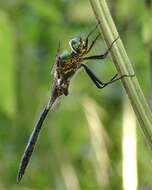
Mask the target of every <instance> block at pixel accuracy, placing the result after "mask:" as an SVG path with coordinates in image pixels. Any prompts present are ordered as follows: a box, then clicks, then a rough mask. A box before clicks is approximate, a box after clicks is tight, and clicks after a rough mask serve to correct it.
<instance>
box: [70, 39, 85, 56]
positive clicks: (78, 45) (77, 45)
mask: <svg viewBox="0 0 152 190" xmlns="http://www.w3.org/2000/svg"><path fill="white" fill-rule="evenodd" d="M69 45H70V48H71V50H72V52H74V53H76V54H77V53H83V52H84V51H85V46H86V42H85V40H83V39H82V38H81V37H75V38H73V39H71V40H70V41H69Z"/></svg>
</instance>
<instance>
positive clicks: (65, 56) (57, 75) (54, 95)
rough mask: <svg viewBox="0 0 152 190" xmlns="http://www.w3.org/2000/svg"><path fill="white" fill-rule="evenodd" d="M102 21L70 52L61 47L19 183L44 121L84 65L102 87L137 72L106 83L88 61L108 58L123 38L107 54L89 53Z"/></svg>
mask: <svg viewBox="0 0 152 190" xmlns="http://www.w3.org/2000/svg"><path fill="white" fill-rule="evenodd" d="M98 25H99V23H98V24H97V25H96V26H95V27H94V28H93V29H92V30H91V31H90V32H89V33H88V35H87V36H86V37H85V38H82V37H81V36H77V37H75V38H73V39H71V40H70V41H69V46H70V49H71V51H70V52H63V53H61V54H60V47H58V50H57V55H56V60H55V63H54V66H53V84H52V91H51V95H50V97H49V100H48V102H47V104H46V106H45V107H44V109H43V111H42V113H41V114H40V117H39V119H38V121H37V123H36V125H35V127H34V129H33V131H32V133H31V136H30V138H29V140H28V143H27V145H26V148H25V150H24V153H23V156H22V158H21V161H20V165H19V170H18V175H17V182H18V183H19V182H20V180H21V179H22V177H23V175H24V173H25V170H26V168H27V165H28V163H29V161H30V158H31V156H32V153H33V151H34V148H35V145H36V142H37V139H38V136H39V133H40V130H41V128H42V124H43V122H44V120H45V118H46V116H47V114H48V112H49V111H50V110H53V108H54V107H55V105H56V104H57V103H58V101H59V99H60V97H62V96H67V95H68V94H69V91H68V90H69V85H70V82H71V79H72V78H73V76H74V75H75V74H76V73H77V71H78V70H79V69H81V68H83V69H84V70H85V73H86V74H87V75H88V76H89V77H90V79H91V80H92V82H93V83H94V84H95V86H96V87H97V88H99V89H102V88H104V87H106V86H107V85H109V84H111V83H114V82H116V81H118V80H120V79H122V78H124V77H133V76H134V75H131V74H129V75H127V74H123V75H121V76H119V74H118V73H117V74H115V75H114V76H113V77H112V78H111V79H110V80H109V81H108V82H102V81H101V80H100V79H99V78H98V77H97V76H96V75H95V74H94V72H93V71H92V70H91V69H90V68H89V67H88V66H87V65H86V64H85V63H84V62H85V61H87V60H100V59H105V58H106V57H107V56H108V54H109V53H110V51H111V49H112V47H113V45H114V44H115V42H116V41H117V40H118V39H119V37H117V38H116V39H115V40H114V41H113V42H112V43H111V45H110V46H109V48H107V50H106V51H105V52H104V53H103V54H99V55H92V56H87V54H88V53H89V52H90V51H91V50H92V48H93V47H94V45H95V43H96V41H97V39H98V38H99V36H100V33H98V34H97V35H96V37H95V38H94V40H93V41H91V42H89V41H90V40H89V38H90V36H91V34H92V33H93V32H94V31H95V30H96V29H97V28H98Z"/></svg>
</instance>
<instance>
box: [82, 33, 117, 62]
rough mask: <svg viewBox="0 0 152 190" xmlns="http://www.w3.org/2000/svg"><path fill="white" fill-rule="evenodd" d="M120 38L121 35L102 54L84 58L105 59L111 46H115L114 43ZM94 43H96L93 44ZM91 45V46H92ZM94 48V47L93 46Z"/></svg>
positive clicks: (84, 58)
mask: <svg viewBox="0 0 152 190" xmlns="http://www.w3.org/2000/svg"><path fill="white" fill-rule="evenodd" d="M118 39H119V36H118V37H117V38H116V39H115V40H114V41H113V42H112V43H111V45H110V47H109V48H108V49H107V50H106V51H105V53H103V54H100V55H93V56H89V57H83V60H89V59H105V58H106V57H107V56H108V54H109V53H110V50H111V48H112V47H113V44H114V43H115V42H116V41H117V40H118ZM93 45H94V44H93ZM90 47H91V46H90ZM91 48H92V47H91Z"/></svg>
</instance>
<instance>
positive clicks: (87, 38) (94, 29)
mask: <svg viewBox="0 0 152 190" xmlns="http://www.w3.org/2000/svg"><path fill="white" fill-rule="evenodd" d="M99 24H100V22H99V23H97V24H96V26H95V27H94V28H93V29H92V30H91V31H90V32H89V34H88V35H87V37H86V47H85V48H86V51H87V49H88V41H89V37H90V36H91V34H92V33H93V32H94V31H96V29H97V27H98V25H99Z"/></svg>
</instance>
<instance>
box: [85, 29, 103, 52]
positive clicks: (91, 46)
mask: <svg viewBox="0 0 152 190" xmlns="http://www.w3.org/2000/svg"><path fill="white" fill-rule="evenodd" d="M99 36H100V33H99V34H98V35H97V36H96V37H95V39H94V40H93V41H92V42H91V45H90V46H89V47H88V44H87V47H86V52H85V54H87V53H89V52H90V51H91V49H92V48H93V46H94V44H95V42H96V41H97V39H98V38H99Z"/></svg>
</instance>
